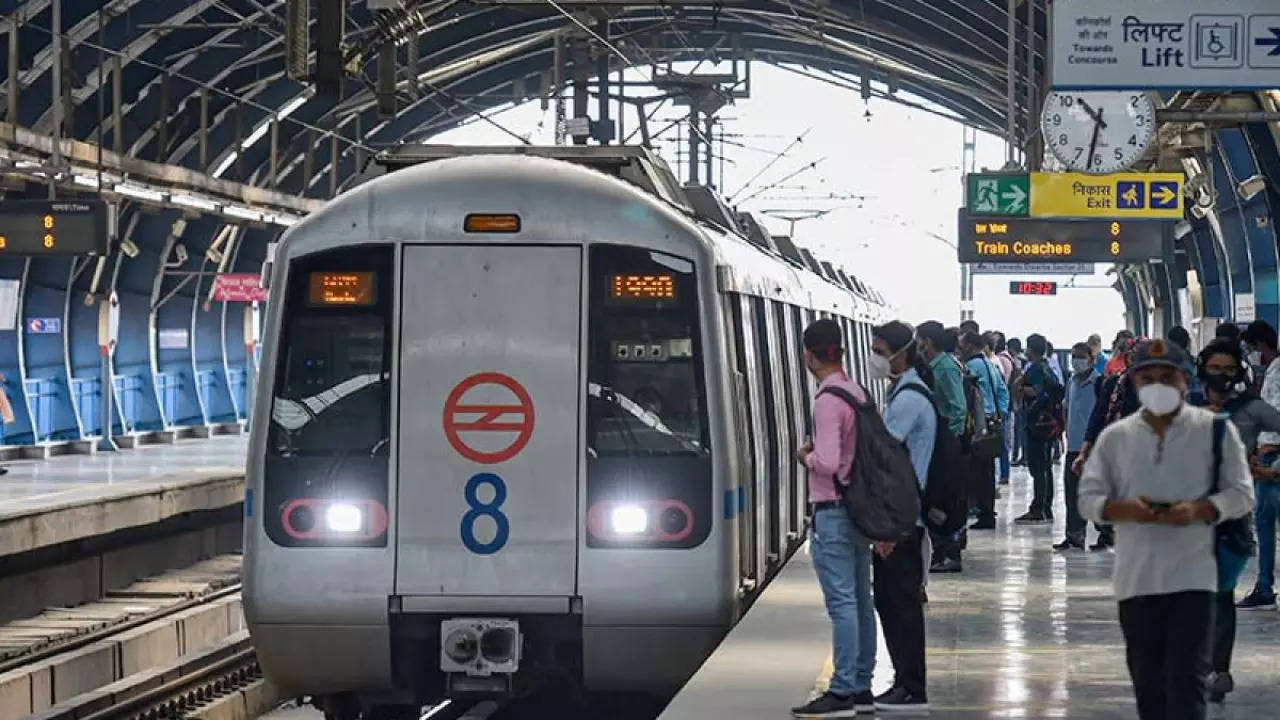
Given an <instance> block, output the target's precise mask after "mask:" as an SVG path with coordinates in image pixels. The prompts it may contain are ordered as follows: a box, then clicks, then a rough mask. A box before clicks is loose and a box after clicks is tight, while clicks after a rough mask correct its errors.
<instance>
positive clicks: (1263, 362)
mask: <svg viewBox="0 0 1280 720" xmlns="http://www.w3.org/2000/svg"><path fill="white" fill-rule="evenodd" d="M1242 337H1243V339H1244V342H1245V344H1246V345H1247V346H1248V347H1249V364H1250V365H1253V366H1261V367H1265V368H1266V375H1264V376H1263V380H1262V393H1261V394H1262V399H1263V400H1264V401H1265V402H1266V403H1267V404H1268V405H1270V406H1271V407H1273V408H1275V409H1277V410H1280V352H1277V349H1276V346H1277V344H1278V341H1277V338H1276V330H1275V328H1273V327H1271V325H1269V324H1267V323H1266V322H1265V321H1263V320H1255V321H1253V322H1252V323H1250V324H1249V327H1248V328H1247V329H1246V330H1245V331H1244V334H1243V336H1242ZM1258 445H1259V446H1262V447H1264V448H1265V449H1270V448H1272V447H1275V446H1280V433H1274V432H1264V433H1262V434H1261V435H1259V436H1258ZM1271 475H1272V473H1271V472H1270V471H1269V469H1265V470H1264V471H1263V472H1262V473H1261V475H1260V477H1259V483H1258V487H1257V498H1256V504H1255V508H1254V513H1255V515H1254V524H1255V528H1256V530H1257V532H1258V580H1257V582H1256V583H1255V584H1254V587H1253V592H1250V593H1249V594H1248V595H1247V596H1246V597H1245V598H1244V599H1243V600H1241V601H1240V604H1239V606H1238V607H1239V608H1240V609H1241V610H1275V609H1276V593H1275V546H1276V521H1277V520H1280V484H1278V483H1277V478H1275V477H1271ZM1268 549H1270V552H1268Z"/></svg>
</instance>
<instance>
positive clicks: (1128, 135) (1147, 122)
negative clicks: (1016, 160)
mask: <svg viewBox="0 0 1280 720" xmlns="http://www.w3.org/2000/svg"><path fill="white" fill-rule="evenodd" d="M1040 129H1041V131H1042V132H1043V133H1044V138H1045V143H1046V144H1048V146H1049V149H1050V151H1052V152H1053V154H1054V156H1055V157H1057V158H1058V159H1059V160H1061V161H1062V163H1063V164H1064V165H1066V166H1067V167H1069V168H1071V169H1072V170H1076V171H1079V172H1086V173H1091V174H1094V175H1103V174H1106V173H1113V172H1120V171H1123V170H1128V169H1129V168H1131V167H1133V164H1134V163H1136V162H1137V161H1138V159H1139V158H1141V157H1142V155H1143V153H1145V152H1146V151H1147V148H1148V147H1150V145H1151V142H1152V141H1153V140H1154V139H1155V135H1156V110H1155V105H1154V104H1153V103H1152V102H1151V98H1150V97H1149V96H1148V95H1147V94H1146V93H1142V92H1132V93H1130V92H1054V93H1050V94H1049V97H1048V99H1046V100H1045V103H1044V111H1043V112H1042V113H1041V114H1040Z"/></svg>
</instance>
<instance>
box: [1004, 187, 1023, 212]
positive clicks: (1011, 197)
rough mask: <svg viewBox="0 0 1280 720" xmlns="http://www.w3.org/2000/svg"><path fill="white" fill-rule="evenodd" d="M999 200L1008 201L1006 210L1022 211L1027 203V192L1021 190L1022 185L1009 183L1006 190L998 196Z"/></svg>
mask: <svg viewBox="0 0 1280 720" xmlns="http://www.w3.org/2000/svg"><path fill="white" fill-rule="evenodd" d="M1000 199H1001V200H1004V201H1005V202H1007V203H1009V205H1008V207H1007V208H1006V210H1008V212H1022V210H1023V209H1024V208H1025V207H1026V204H1027V194H1026V193H1025V192H1023V190H1022V186H1020V185H1010V186H1009V189H1008V190H1005V191H1004V193H1003V194H1002V195H1001V196H1000Z"/></svg>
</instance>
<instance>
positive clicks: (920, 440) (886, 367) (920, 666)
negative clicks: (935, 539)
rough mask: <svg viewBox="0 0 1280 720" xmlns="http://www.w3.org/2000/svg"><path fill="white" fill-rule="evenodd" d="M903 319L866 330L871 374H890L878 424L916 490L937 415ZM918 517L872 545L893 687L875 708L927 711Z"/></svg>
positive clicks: (923, 477) (924, 474)
mask: <svg viewBox="0 0 1280 720" xmlns="http://www.w3.org/2000/svg"><path fill="white" fill-rule="evenodd" d="M914 336H915V332H914V331H913V330H912V328H911V326H910V325H907V324H906V323H902V322H896V321H895V322H891V323H887V324H885V325H881V326H880V327H877V328H874V329H873V330H872V331H871V338H872V339H871V355H870V356H869V357H868V358H867V368H868V369H869V371H870V373H871V377H873V378H877V379H886V378H887V379H890V380H892V381H893V384H892V385H891V386H890V389H889V400H888V402H887V403H886V405H885V410H884V424H885V427H886V428H887V429H888V430H889V434H890V435H893V436H894V437H895V438H897V439H898V440H900V441H901V442H902V443H903V444H904V445H906V446H907V453H908V454H909V455H910V457H911V467H912V468H913V469H914V470H915V471H916V480H917V481H918V482H919V483H920V490H921V492H923V491H924V488H925V483H926V482H927V480H928V477H929V461H930V460H931V459H932V457H933V445H934V438H935V436H936V431H937V427H938V425H937V422H938V414H937V411H936V410H935V409H934V406H933V401H932V398H933V393H932V385H933V373H932V371H931V370H930V369H929V365H928V363H926V362H925V361H924V358H923V357H921V355H920V354H919V353H918V352H916V344H915V340H914ZM926 536H927V533H926V532H925V528H924V523H922V522H920V521H916V532H915V534H914V535H913V536H911V539H910V540H908V541H906V542H899V543H897V544H893V543H876V544H875V547H874V550H875V553H874V555H873V556H872V569H873V570H874V578H875V580H874V583H875V584H874V593H875V604H876V612H877V613H878V614H879V615H880V626H881V627H882V628H883V629H884V639H885V645H886V646H887V647H888V649H889V657H890V658H891V659H892V660H893V670H894V681H893V687H892V688H891V689H890V690H889V691H888V692H886V693H884V694H883V695H881V696H879V697H877V698H876V709H877V710H880V711H882V712H893V711H899V710H903V711H905V710H914V711H923V710H927V709H928V707H929V705H928V703H929V700H928V695H927V693H926V688H925V652H924V586H923V581H924V579H925V577H926V575H925V572H924V570H925V556H926V553H925V548H924V547H923V545H924V540H925V537H926Z"/></svg>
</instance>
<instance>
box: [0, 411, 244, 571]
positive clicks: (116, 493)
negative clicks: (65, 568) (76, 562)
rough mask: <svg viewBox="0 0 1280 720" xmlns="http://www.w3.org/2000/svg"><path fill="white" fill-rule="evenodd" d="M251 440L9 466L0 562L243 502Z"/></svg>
mask: <svg viewBox="0 0 1280 720" xmlns="http://www.w3.org/2000/svg"><path fill="white" fill-rule="evenodd" d="M247 443H248V437H247V436H214V437H212V438H208V439H199V440H183V441H179V442H178V443H177V444H174V445H155V446H143V447H138V448H133V449H130V450H121V451H119V452H113V453H99V454H96V455H64V456H59V457H54V458H50V459H47V460H31V461H16V462H11V463H6V464H5V467H7V468H8V469H9V473H8V474H7V475H4V476H2V477H0V557H5V556H9V555H15V554H18V553H23V552H27V551H30V550H36V549H39V548H43V547H47V546H51V545H57V544H60V543H64V542H68V541H71V540H77V539H80V538H83V537H90V536H96V535H104V534H107V533H111V532H115V531H117V530H122V529H125V528H129V527H135V526H139V525H145V524H149V523H154V522H158V521H160V520H164V519H166V518H169V517H172V516H175V515H178V514H181V513H186V512H192V511H199V510H212V509H218V508H224V507H228V506H231V505H235V504H236V503H239V502H240V501H241V500H242V499H243V497H244V467H245V451H246V447H247Z"/></svg>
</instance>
